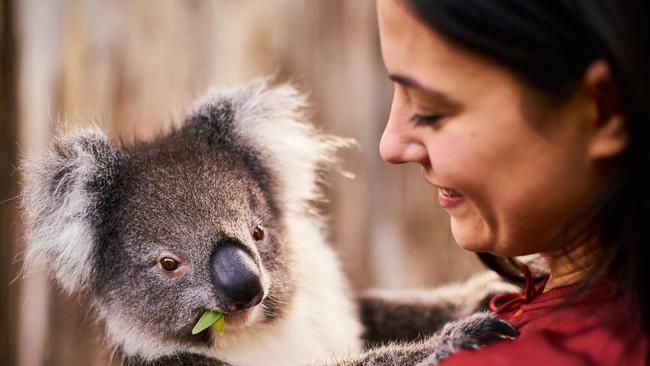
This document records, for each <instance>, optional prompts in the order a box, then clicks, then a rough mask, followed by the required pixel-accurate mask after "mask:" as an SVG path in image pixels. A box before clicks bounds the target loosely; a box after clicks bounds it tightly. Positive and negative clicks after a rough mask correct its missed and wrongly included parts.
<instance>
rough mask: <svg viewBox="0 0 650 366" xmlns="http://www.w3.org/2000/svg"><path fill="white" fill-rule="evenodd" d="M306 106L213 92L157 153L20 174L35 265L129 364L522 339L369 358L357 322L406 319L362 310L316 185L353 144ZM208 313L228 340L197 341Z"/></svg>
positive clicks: (66, 158)
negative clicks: (313, 120)
mask: <svg viewBox="0 0 650 366" xmlns="http://www.w3.org/2000/svg"><path fill="white" fill-rule="evenodd" d="M306 106H307V103H306V98H305V97H304V96H303V95H302V94H301V93H299V92H298V91H297V90H296V88H294V87H293V86H291V85H289V84H279V85H274V86H271V85H269V84H268V83H267V82H266V81H264V80H262V81H256V82H253V83H252V84H250V85H249V86H247V87H243V88H222V89H215V90H212V91H210V92H209V93H207V95H206V96H204V97H203V98H201V99H200V100H199V101H198V102H197V103H196V104H195V105H194V106H193V107H192V108H191V109H190V111H189V113H188V115H187V117H186V118H185V120H184V121H183V124H182V125H181V126H179V127H175V128H173V129H172V130H171V131H169V132H167V133H165V134H163V135H160V136H158V137H157V138H154V139H152V140H151V141H138V142H135V143H133V144H130V145H118V144H114V143H112V142H111V141H110V140H109V139H108V137H107V136H106V135H105V134H104V133H103V132H102V131H101V130H99V129H88V130H81V131H76V132H68V133H63V134H61V135H59V136H58V137H56V138H55V139H54V141H53V143H52V144H51V146H50V148H49V149H48V150H47V151H45V152H44V153H42V154H41V155H39V156H37V157H36V158H34V159H32V160H30V161H27V162H25V164H24V166H23V169H22V171H23V174H24V179H25V183H24V187H23V194H22V201H21V204H22V207H23V210H24V216H25V223H26V238H27V242H28V245H27V251H26V268H27V269H28V270H29V271H33V270H43V271H46V272H47V273H48V274H49V275H50V277H52V278H53V279H55V280H56V282H57V283H58V284H59V285H60V286H61V287H62V289H63V290H64V291H65V292H67V293H70V294H78V295H81V296H82V297H83V298H85V299H87V300H88V303H89V305H90V309H91V311H92V312H93V313H94V314H95V315H96V317H97V318H98V320H100V322H101V323H102V324H103V326H104V330H105V332H104V333H105V338H106V342H107V344H108V345H109V346H110V347H111V348H112V349H114V350H115V351H116V353H117V354H118V355H119V356H120V357H121V359H122V360H123V363H124V364H125V365H149V366H153V365H212V366H217V365H233V366H247V365H307V364H322V365H361V364H376V365H389V364H390V365H392V364H405V365H406V364H416V363H417V362H423V361H426V358H427V357H434V358H435V359H431V360H430V362H429V361H426V362H429V363H430V364H435V362H437V360H438V359H441V358H443V357H444V356H446V355H447V354H449V353H451V352H453V351H455V350H456V349H462V348H474V347H475V346H477V345H478V344H483V343H489V342H491V341H495V340H498V339H500V337H499V335H501V334H503V333H512V332H513V329H512V327H510V326H509V325H508V324H507V323H504V322H502V321H500V320H498V318H496V317H495V316H492V315H489V314H485V313H479V314H477V315H474V316H472V317H470V318H467V319H464V320H460V321H458V322H455V323H450V324H447V325H445V327H443V328H442V331H441V332H440V333H438V334H436V335H433V336H431V337H428V338H426V339H420V340H417V339H416V338H417V336H413V337H411V339H408V338H409V337H404V339H388V340H389V341H392V340H398V341H402V340H403V341H404V342H403V343H393V344H389V345H382V346H378V347H375V348H370V349H367V350H365V351H362V348H363V336H362V333H364V328H363V327H364V325H363V324H362V322H361V320H362V319H363V320H364V324H365V325H366V328H368V329H370V328H372V329H375V330H376V329H384V330H388V329H391V327H398V326H400V325H401V324H402V323H401V322H397V323H395V321H396V319H400V316H397V315H395V313H393V315H390V311H393V312H394V311H395V309H398V310H399V307H398V308H395V306H393V305H394V304H392V303H390V302H386V301H383V300H381V299H380V297H373V296H369V297H366V298H365V299H364V300H363V301H361V304H362V305H358V304H356V303H355V301H354V299H353V297H352V294H351V290H350V286H349V285H348V283H347V281H346V279H345V276H344V275H343V273H342V271H341V268H340V265H339V262H338V261H337V258H336V257H335V255H334V252H333V251H332V250H331V248H330V247H329V246H328V245H327V241H326V238H325V234H324V224H323V219H322V218H321V217H320V215H319V214H318V213H317V211H316V210H315V209H314V206H313V203H314V202H315V201H318V200H320V199H321V198H322V193H321V190H320V188H319V187H320V184H319V181H320V178H319V176H320V172H321V169H322V168H323V167H324V166H326V165H328V164H330V163H332V162H333V161H335V158H334V153H335V151H336V150H337V149H339V148H342V147H346V146H349V145H350V144H351V143H352V142H351V140H349V139H343V138H338V137H333V136H329V135H326V134H324V133H321V132H319V131H318V130H317V129H316V128H314V127H313V126H312V125H311V124H309V123H308V121H307V118H306V116H305V108H306ZM382 304H385V306H383V305H382ZM358 306H360V307H361V308H362V313H365V316H362V317H361V319H360V317H359V315H358ZM391 309H392V310H391ZM205 310H213V311H218V312H221V313H223V314H225V315H224V319H225V331H224V333H223V334H222V335H220V334H217V332H216V331H215V329H214V327H209V328H207V329H206V330H204V331H202V332H200V333H198V334H196V335H193V334H192V328H193V326H194V325H195V324H196V323H197V321H198V320H199V318H200V317H201V315H202V314H203V312H204V311H205ZM381 314H383V315H381ZM463 315H465V314H463ZM382 319H383V320H382ZM438 319H440V317H439V318H438ZM450 320H452V319H450ZM391 322H393V323H392V324H391ZM423 324H424V323H423ZM427 324H428V323H427ZM430 325H431V329H434V330H435V329H437V328H439V327H440V326H441V325H442V324H440V322H437V323H435V324H430ZM373 327H374V328H373ZM420 331H421V330H420V329H412V330H411V333H413V334H415V333H417V334H419V335H422V334H426V333H422V332H420ZM373 332H374V333H377V332H376V331H373V330H371V331H370V332H368V331H365V333H366V334H369V333H373ZM366 338H368V337H366ZM378 339H380V337H379V336H377V340H378ZM366 340H368V339H366ZM398 359H399V360H402V361H404V362H402V361H400V362H397V363H395V362H396V361H395V360H398Z"/></svg>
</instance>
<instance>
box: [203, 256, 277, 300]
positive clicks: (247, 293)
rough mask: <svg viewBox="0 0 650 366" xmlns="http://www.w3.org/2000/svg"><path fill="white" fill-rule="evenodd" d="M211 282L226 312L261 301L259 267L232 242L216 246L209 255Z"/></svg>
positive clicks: (261, 291)
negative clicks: (221, 298) (222, 301)
mask: <svg viewBox="0 0 650 366" xmlns="http://www.w3.org/2000/svg"><path fill="white" fill-rule="evenodd" d="M211 264H212V268H211V270H212V281H213V283H214V286H215V287H216V290H217V292H218V293H219V294H220V295H221V296H223V297H224V299H225V304H226V307H227V309H226V310H227V311H228V312H236V311H240V310H244V309H247V308H250V307H253V306H255V305H257V304H259V303H260V301H262V297H263V295H264V294H263V290H262V283H261V280H260V270H259V268H258V266H257V264H256V263H255V260H254V259H253V257H251V255H250V254H249V253H248V252H247V251H246V250H244V249H243V248H242V247H240V246H239V245H237V244H236V243H225V244H223V245H220V246H219V247H218V248H217V250H216V251H215V253H214V254H213V255H212V263H211Z"/></svg>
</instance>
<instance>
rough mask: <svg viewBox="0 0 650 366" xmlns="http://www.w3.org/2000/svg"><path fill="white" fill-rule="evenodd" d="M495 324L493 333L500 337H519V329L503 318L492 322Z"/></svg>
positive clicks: (510, 338)
mask: <svg viewBox="0 0 650 366" xmlns="http://www.w3.org/2000/svg"><path fill="white" fill-rule="evenodd" d="M494 326H495V328H496V329H495V333H496V334H497V335H498V336H499V338H501V339H509V340H512V339H516V338H517V337H519V331H518V330H517V328H515V327H514V326H513V325H512V324H510V323H508V322H507V321H505V320H503V319H498V320H497V322H496V323H495V324H494Z"/></svg>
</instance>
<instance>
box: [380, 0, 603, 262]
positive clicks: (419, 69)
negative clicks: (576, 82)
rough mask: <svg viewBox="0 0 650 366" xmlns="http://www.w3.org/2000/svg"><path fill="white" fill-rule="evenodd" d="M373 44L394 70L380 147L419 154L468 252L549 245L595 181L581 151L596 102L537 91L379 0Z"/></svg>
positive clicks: (385, 154)
mask: <svg viewBox="0 0 650 366" xmlns="http://www.w3.org/2000/svg"><path fill="white" fill-rule="evenodd" d="M378 13H379V30H380V38H381V48H382V55H383V59H384V63H385V66H386V69H387V71H388V74H389V77H390V78H391V79H392V80H393V81H394V96H393V102H392V107H391V112H390V116H389V119H388V123H387V125H386V129H385V131H384V134H383V136H382V139H381V143H380V152H381V156H382V158H383V159H384V160H386V161H388V162H391V163H409V162H410V163H418V164H420V165H421V166H422V175H423V176H424V179H425V180H426V181H427V182H428V183H429V184H431V186H433V187H435V188H437V189H436V190H435V192H432V194H437V195H438V198H439V201H440V203H441V204H442V206H443V207H445V208H446V209H447V211H448V212H449V214H450V215H451V228H452V232H453V235H454V238H455V239H456V241H457V242H458V244H459V245H460V246H461V247H463V248H465V249H468V250H471V251H476V252H490V253H493V254H497V255H509V256H515V255H523V254H529V253H539V252H549V251H553V250H556V249H559V248H554V247H550V244H549V243H551V242H553V239H554V238H555V237H556V236H557V235H558V233H559V231H560V229H561V228H562V226H563V224H564V223H565V222H566V221H567V220H569V219H570V218H571V215H572V214H574V213H575V212H577V211H578V210H579V209H580V208H582V207H583V206H585V205H587V204H588V203H589V202H591V201H592V200H593V199H594V197H596V196H597V195H598V192H599V190H600V189H601V183H602V182H601V180H602V179H601V178H600V176H599V175H598V174H597V171H596V168H595V164H594V159H593V158H592V156H591V155H590V152H591V151H592V150H590V149H591V148H592V135H593V133H592V132H593V129H592V128H591V127H590V126H591V125H592V123H593V121H594V120H595V119H596V118H597V114H598V108H597V106H596V105H594V104H593V103H591V102H590V101H591V99H590V98H589V95H582V94H583V93H582V92H581V91H580V90H578V91H576V92H574V93H573V95H571V96H570V97H567V99H566V100H565V101H563V102H562V103H554V104H551V103H548V104H544V103H542V102H541V99H540V98H541V97H539V96H535V95H534V93H533V92H532V91H530V90H528V89H527V88H526V87H525V85H524V84H523V83H522V82H521V81H519V80H518V79H517V78H516V77H515V76H514V75H513V74H511V73H510V72H509V71H508V70H507V69H506V68H504V67H502V66H500V65H498V64H495V63H493V62H491V61H489V60H487V59H484V58H482V57H481V56H478V55H476V54H473V53H470V52H468V51H465V50H464V49H461V48H459V47H458V46H456V45H454V44H453V43H451V42H449V41H448V40H445V39H444V38H443V37H442V36H440V35H439V34H437V33H435V32H433V31H432V30H431V29H430V28H428V27H426V26H425V25H424V24H422V23H420V22H419V21H417V20H416V18H415V17H414V16H413V15H412V14H410V13H409V12H408V11H407V10H405V8H403V6H402V5H400V3H399V2H398V1H395V0H379V1H378Z"/></svg>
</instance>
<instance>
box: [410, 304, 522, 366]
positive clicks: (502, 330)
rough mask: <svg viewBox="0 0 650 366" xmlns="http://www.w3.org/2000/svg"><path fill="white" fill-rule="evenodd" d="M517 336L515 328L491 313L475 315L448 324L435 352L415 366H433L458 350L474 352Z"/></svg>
mask: <svg viewBox="0 0 650 366" xmlns="http://www.w3.org/2000/svg"><path fill="white" fill-rule="evenodd" d="M518 336H519V331H518V330H517V328H515V327H514V326H512V325H511V324H510V323H508V322H506V321H505V320H503V319H501V318H499V317H498V316H496V315H494V314H491V313H487V312H484V313H477V314H474V315H472V316H470V317H467V318H465V319H461V320H457V321H455V322H451V323H448V324H447V325H445V327H444V328H442V330H441V331H440V333H439V334H438V339H437V345H436V347H435V352H434V353H433V354H432V355H431V356H429V357H428V358H427V359H426V360H424V361H423V362H421V363H419V364H418V365H417V366H425V365H426V366H433V365H437V364H438V362H439V361H441V360H442V359H444V358H446V357H448V356H449V355H451V354H452V353H454V352H457V351H460V350H476V349H478V348H480V347H481V346H483V345H486V344H491V343H496V342H499V341H503V340H513V339H515V338H517V337H518Z"/></svg>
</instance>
